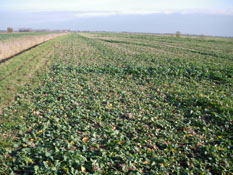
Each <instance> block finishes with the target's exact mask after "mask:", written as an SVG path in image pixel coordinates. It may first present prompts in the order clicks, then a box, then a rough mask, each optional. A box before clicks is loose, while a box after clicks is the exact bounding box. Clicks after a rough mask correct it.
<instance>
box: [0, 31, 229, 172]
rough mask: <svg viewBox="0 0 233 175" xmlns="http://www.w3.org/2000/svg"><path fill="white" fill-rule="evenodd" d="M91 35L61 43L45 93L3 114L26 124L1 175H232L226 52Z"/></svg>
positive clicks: (225, 45) (1, 163)
mask: <svg viewBox="0 0 233 175" xmlns="http://www.w3.org/2000/svg"><path fill="white" fill-rule="evenodd" d="M93 35H96V36H98V35H101V36H99V37H98V38H96V39H91V38H88V37H85V34H82V36H81V35H78V34H71V35H69V36H68V37H64V38H63V40H59V44H60V46H61V47H59V52H57V53H56V57H55V59H54V60H53V62H52V64H51V66H50V69H49V72H45V75H44V77H45V78H44V80H43V82H42V84H41V85H40V86H38V87H35V88H32V87H31V86H27V87H25V89H24V90H22V91H21V92H20V93H19V95H18V96H17V98H16V99H15V104H14V105H13V106H11V107H9V108H6V109H5V110H4V113H3V115H2V116H3V118H4V119H7V118H9V117H10V118H11V117H13V116H18V117H20V118H21V119H22V120H23V122H20V124H19V125H18V126H17V132H15V134H14V136H15V137H16V138H15V140H14V142H13V144H12V145H8V146H3V147H2V148H1V150H0V153H1V154H0V155H1V156H0V174H1V173H2V174H4V173H5V174H10V173H16V174H82V173H83V174H84V173H87V174H230V173H231V172H232V171H233V169H232V167H233V164H232V162H233V158H232V147H233V145H232V138H233V135H232V127H233V126H232V123H233V121H232V120H233V118H232V116H233V99H232V98H233V97H232V81H233V77H232V70H233V69H232V68H233V62H232V59H231V58H232V53H231V50H230V48H231V47H232V43H230V42H222V43H221V42H220V43H218V42H216V43H213V42H208V41H206V40H205V41H202V40H199V39H190V40H186V39H183V38H182V39H177V40H174V38H169V37H163V36H147V35H136V34H134V35H128V34H109V33H108V34H106V36H108V37H112V38H111V39H108V40H107V41H106V40H104V37H106V36H105V35H104V34H98V33H97V34H93ZM101 37H102V38H101ZM116 37H117V39H116ZM114 40H116V42H114ZM120 41H121V42H120ZM212 47H217V48H218V49H214V48H212ZM209 48H212V49H209ZM204 53H208V54H204ZM23 104H24V105H23ZM22 105H23V106H24V108H23V113H20V114H19V113H18V112H19V111H21V110H20V109H19V108H20V107H21V106H22ZM17 109H18V110H17ZM6 128H11V127H8V126H7V123H6V122H2V123H1V125H0V132H1V133H4V135H5V136H9V135H10V133H9V129H8V130H7V129H6Z"/></svg>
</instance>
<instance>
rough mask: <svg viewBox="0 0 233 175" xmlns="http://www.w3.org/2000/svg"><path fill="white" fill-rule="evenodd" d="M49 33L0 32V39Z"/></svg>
mask: <svg viewBox="0 0 233 175" xmlns="http://www.w3.org/2000/svg"><path fill="white" fill-rule="evenodd" d="M46 34H51V32H20V33H0V41H5V40H10V39H15V38H21V37H27V36H40V35H46Z"/></svg>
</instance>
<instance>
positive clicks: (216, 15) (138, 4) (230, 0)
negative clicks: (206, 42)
mask: <svg viewBox="0 0 233 175" xmlns="http://www.w3.org/2000/svg"><path fill="white" fill-rule="evenodd" d="M8 26H12V27H14V28H15V29H17V28H20V27H31V28H45V29H65V28H70V29H73V30H92V31H96V30H97V31H98V30H101V31H116V32H120V31H129V32H152V33H175V32H176V31H178V30H179V31H181V32H182V33H190V34H206V35H219V36H233V0H0V29H6V27H8Z"/></svg>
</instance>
